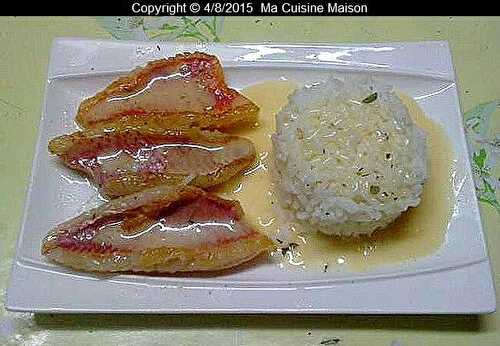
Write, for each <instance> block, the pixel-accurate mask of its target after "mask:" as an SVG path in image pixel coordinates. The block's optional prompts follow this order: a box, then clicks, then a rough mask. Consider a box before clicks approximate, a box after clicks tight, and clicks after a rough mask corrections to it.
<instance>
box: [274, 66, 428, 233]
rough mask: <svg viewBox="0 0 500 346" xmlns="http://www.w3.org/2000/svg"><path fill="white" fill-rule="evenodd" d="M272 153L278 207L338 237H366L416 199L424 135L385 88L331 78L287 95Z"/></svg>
mask: <svg viewBox="0 0 500 346" xmlns="http://www.w3.org/2000/svg"><path fill="white" fill-rule="evenodd" d="M276 127H277V130H276V133H275V134H274V135H273V150H274V155H275V165H276V171H277V172H276V180H277V185H278V187H279V192H280V197H281V199H282V203H283V205H284V206H285V207H286V208H287V209H289V210H292V211H293V213H294V215H295V217H296V218H297V219H298V220H300V221H301V222H304V223H307V224H310V225H313V226H315V227H314V228H316V229H318V230H320V231H322V232H324V233H327V234H335V235H341V236H344V235H345V236H350V235H360V234H371V233H372V232H373V231H374V230H376V229H380V228H384V227H386V226H387V225H389V224H390V223H391V222H393V221H394V220H395V219H396V218H397V217H398V216H399V215H400V214H401V213H403V212H404V211H406V210H407V209H408V208H409V207H415V206H417V205H418V204H419V202H420V194H421V193H422V189H423V185H424V182H425V180H426V175H427V163H426V136H425V133H424V131H423V130H421V129H420V128H419V127H417V126H416V125H415V124H414V123H413V121H412V119H411V118H410V115H409V113H408V110H407V108H406V107H405V106H404V104H403V103H402V101H401V100H400V98H399V97H398V96H397V95H396V94H395V93H394V91H393V90H392V88H391V87H389V86H386V85H381V84H378V83H375V82H374V81H373V80H372V79H371V78H370V77H367V76H357V77H348V78H346V80H345V81H341V80H339V79H334V78H330V79H328V80H327V81H325V82H322V83H317V84H314V85H312V86H306V87H304V88H302V89H300V90H298V91H296V92H295V93H294V94H292V95H291V96H290V98H289V102H288V104H287V105H286V106H285V107H284V108H282V109H281V111H280V112H279V113H278V114H277V118H276Z"/></svg>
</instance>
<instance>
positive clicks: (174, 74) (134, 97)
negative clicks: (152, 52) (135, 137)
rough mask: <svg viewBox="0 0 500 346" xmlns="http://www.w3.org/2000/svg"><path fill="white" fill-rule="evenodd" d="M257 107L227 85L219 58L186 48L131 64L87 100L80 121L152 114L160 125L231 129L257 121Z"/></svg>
mask: <svg viewBox="0 0 500 346" xmlns="http://www.w3.org/2000/svg"><path fill="white" fill-rule="evenodd" d="M258 110H259V109H258V107H257V105H255V104H254V103H253V102H252V101H250V100H248V99H247V98H246V97H244V96H243V95H241V94H240V93H238V92H237V91H236V90H234V89H231V88H229V87H228V86H227V85H226V83H225V81H224V72H223V70H222V66H221V65H220V63H219V61H218V59H217V58H216V57H215V56H213V55H208V54H204V53H199V52H196V53H185V54H179V55H176V56H175V57H173V58H169V59H161V60H156V61H152V62H150V63H148V64H147V65H146V66H144V67H139V68H137V69H135V70H133V71H132V72H131V73H129V74H128V75H126V76H124V77H121V78H119V79H117V80H116V81H114V82H113V83H112V84H111V85H109V86H108V87H107V88H105V89H104V90H103V91H101V92H99V93H97V94H96V95H95V96H93V97H91V98H88V99H86V100H84V101H83V102H82V103H81V105H80V108H79V109H78V114H77V116H76V121H77V122H78V124H79V125H80V126H82V127H83V128H95V127H101V128H102V127H106V128H116V127H120V126H122V124H123V123H126V124H138V123H140V122H142V121H144V120H145V119H149V120H152V121H154V122H155V123H156V126H158V127H164V128H185V127H198V128H202V129H219V130H220V129H230V128H233V127H237V126H241V125H243V124H253V123H254V122H255V121H256V119H257V113H258Z"/></svg>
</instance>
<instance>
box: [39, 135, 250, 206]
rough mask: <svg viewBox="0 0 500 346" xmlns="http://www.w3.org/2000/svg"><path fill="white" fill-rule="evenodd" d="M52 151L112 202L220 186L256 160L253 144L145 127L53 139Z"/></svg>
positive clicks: (233, 139) (229, 138)
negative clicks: (167, 189)
mask: <svg viewBox="0 0 500 346" xmlns="http://www.w3.org/2000/svg"><path fill="white" fill-rule="evenodd" d="M49 151H50V152H51V153H53V154H56V155H58V156H59V157H60V158H61V159H62V160H63V162H64V163H65V164H66V165H67V166H68V167H70V168H72V169H75V170H78V171H80V172H83V173H85V174H86V175H87V176H89V177H91V178H92V179H93V180H94V181H95V182H96V183H97V184H98V185H99V187H100V188H101V189H102V191H103V192H104V193H105V194H106V195H107V196H109V197H117V196H122V195H127V194H130V193H133V192H137V191H140V190H143V189H145V188H148V187H152V186H156V185H159V184H190V185H194V186H198V187H201V188H207V187H210V186H214V185H218V184H220V183H223V182H225V181H227V180H228V179H229V178H231V177H232V176H234V175H236V174H237V173H239V172H240V171H242V170H243V169H245V168H246V167H248V166H249V165H250V164H252V163H253V162H254V160H255V150H254V147H253V144H252V142H251V141H249V140H247V139H245V138H242V137H236V136H229V135H225V134H222V133H216V132H205V131H198V130H194V129H191V130H182V131H181V130H175V131H174V130H171V131H164V130H163V131H161V130H158V129H156V128H153V127H148V126H141V127H139V128H129V129H125V130H121V131H112V132H104V131H98V130H94V131H92V130H88V131H83V132H75V133H73V134H70V135H64V136H60V137H57V138H54V139H52V140H51V141H50V143H49Z"/></svg>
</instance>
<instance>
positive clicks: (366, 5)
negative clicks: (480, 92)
mask: <svg viewBox="0 0 500 346" xmlns="http://www.w3.org/2000/svg"><path fill="white" fill-rule="evenodd" d="M488 3H490V4H488ZM491 3H493V2H482V3H480V4H476V3H470V2H468V1H453V2H451V1H450V2H446V1H423V0H420V1H394V2H389V1H385V0H379V1H374V0H367V1H335V0H299V1H296V0H274V1H270V0H260V1H255V0H243V1H242V0H229V1H223V0H212V1H210V0H209V1H205V0H203V1H202V0H194V1H192V0H189V1H188V0H185V1H169V0H166V1H151V0H124V1H113V2H110V1H102V0H101V1H96V0H86V1H80V2H56V1H53V2H46V1H44V2H41V1H39V2H36V3H33V2H31V1H26V2H22V1H17V2H11V3H10V4H9V6H7V7H4V9H3V10H4V13H3V14H11V15H92V16H101V15H114V16H116V15H119V16H382V15H389V16H390V15H404V16H417V15H443V16H454V15H492V14H494V11H495V10H496V9H495V8H494V7H493V5H491ZM497 12H498V11H497ZM499 20H500V18H499Z"/></svg>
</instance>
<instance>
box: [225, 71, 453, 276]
mask: <svg viewBox="0 0 500 346" xmlns="http://www.w3.org/2000/svg"><path fill="white" fill-rule="evenodd" d="M296 88H297V85H296V84H294V83H291V82H288V81H269V82H264V83H260V84H257V85H254V86H251V87H249V88H247V89H245V90H243V94H245V95H246V96H247V97H249V98H250V99H251V100H252V101H254V102H255V103H256V104H257V105H259V107H260V113H259V123H258V124H257V125H256V126H255V128H253V129H249V130H243V131H241V132H240V133H239V135H242V136H245V137H248V138H250V139H251V140H252V141H253V142H254V144H255V148H256V150H257V153H258V162H257V164H256V165H255V166H254V167H253V168H252V169H250V170H248V171H247V172H246V173H245V174H244V175H243V176H242V177H238V178H236V179H233V180H232V181H230V182H229V183H228V184H224V186H222V187H221V188H219V189H218V191H217V192H219V193H220V194H221V196H222V197H226V198H230V199H236V200H239V201H240V203H241V205H242V207H243V209H244V211H245V214H246V217H247V219H248V220H249V221H250V222H252V223H253V224H254V225H255V226H256V227H257V228H258V229H259V230H260V231H262V232H264V233H266V234H268V235H269V236H270V237H271V238H272V239H276V238H278V239H279V238H280V231H279V229H280V227H285V226H284V225H287V226H288V225H290V222H291V217H290V215H289V214H287V212H286V211H284V210H282V209H281V208H280V207H279V202H278V200H277V198H276V195H275V186H274V183H273V180H272V175H271V173H272V164H273V159H272V143H271V138H270V137H271V135H272V134H273V133H274V132H275V115H276V113H277V112H278V111H279V110H280V108H281V107H282V106H283V105H285V104H286V103H287V100H288V99H287V97H288V95H289V94H290V93H291V92H292V91H293V90H295V89H296ZM399 96H400V97H401V99H402V101H403V102H404V103H405V104H406V106H407V107H408V110H409V113H410V115H411V117H412V118H413V119H414V121H415V122H416V123H417V124H418V125H419V126H420V127H421V128H423V129H424V130H425V131H426V132H427V150H428V154H427V155H428V163H429V164H428V180H427V182H426V184H425V187H424V191H423V193H422V196H421V197H422V201H421V203H420V205H419V206H418V207H417V208H411V209H410V210H409V211H408V212H406V213H404V214H403V215H402V216H401V217H399V218H398V219H397V220H396V222H394V223H393V224H392V225H391V226H389V227H388V228H386V229H384V230H381V231H377V232H375V233H374V234H373V235H372V236H371V237H359V238H340V237H332V236H327V235H323V234H320V233H319V232H315V231H314V229H306V226H303V225H298V224H295V223H294V224H292V226H293V228H292V230H293V231H294V232H292V234H293V235H294V237H293V238H292V239H289V238H288V239H287V241H291V242H295V243H297V244H299V246H297V247H295V248H294V250H293V251H292V252H287V254H286V256H283V255H282V253H281V252H279V251H277V252H276V253H275V254H274V255H275V257H276V258H277V259H280V261H278V262H279V265H280V266H281V267H287V268H288V269H289V268H296V269H298V270H304V269H307V270H316V271H319V270H321V271H324V270H328V271H336V270H345V269H347V270H349V271H366V270H369V269H372V268H374V267H375V266H379V265H383V264H391V263H400V262H408V261H413V260H415V259H417V258H419V257H424V256H427V255H430V254H432V253H434V252H435V251H436V250H437V249H438V248H439V247H440V245H441V244H442V243H443V240H444V236H445V233H446V230H447V226H448V221H449V218H450V216H451V212H452V206H453V202H454V201H453V200H454V197H453V186H452V181H453V179H452V178H453V177H452V174H453V171H454V161H453V157H454V155H453V151H452V147H451V145H450V143H449V141H448V139H447V137H446V135H445V133H444V132H443V129H442V128H441V126H440V125H439V124H437V123H435V122H434V121H432V120H431V119H429V118H427V117H426V115H425V114H424V113H423V111H422V110H421V109H420V107H419V106H418V105H417V103H416V102H415V101H414V100H413V99H412V98H411V97H408V96H406V95H403V94H399ZM289 264H291V266H289Z"/></svg>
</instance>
